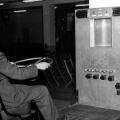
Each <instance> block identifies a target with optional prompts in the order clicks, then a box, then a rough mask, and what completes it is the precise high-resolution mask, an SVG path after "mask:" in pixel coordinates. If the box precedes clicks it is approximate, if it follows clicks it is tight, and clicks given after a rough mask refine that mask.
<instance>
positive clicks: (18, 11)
mask: <svg viewBox="0 0 120 120" xmlns="http://www.w3.org/2000/svg"><path fill="white" fill-rule="evenodd" d="M13 12H14V13H21V12H27V10H15V11H13Z"/></svg>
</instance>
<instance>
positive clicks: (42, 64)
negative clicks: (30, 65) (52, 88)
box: [35, 62, 50, 70]
mask: <svg viewBox="0 0 120 120" xmlns="http://www.w3.org/2000/svg"><path fill="white" fill-rule="evenodd" d="M35 66H36V67H37V69H40V70H46V69H47V68H49V67H50V64H49V63H47V62H39V63H36V64H35Z"/></svg>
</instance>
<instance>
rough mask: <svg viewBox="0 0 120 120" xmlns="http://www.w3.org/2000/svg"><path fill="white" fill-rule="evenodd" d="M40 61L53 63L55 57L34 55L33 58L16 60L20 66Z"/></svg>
mask: <svg viewBox="0 0 120 120" xmlns="http://www.w3.org/2000/svg"><path fill="white" fill-rule="evenodd" d="M40 62H47V63H49V64H52V63H53V59H52V58H49V57H33V58H27V59H22V60H18V61H16V62H15V64H16V65H17V66H18V67H25V66H29V65H31V64H37V63H40Z"/></svg>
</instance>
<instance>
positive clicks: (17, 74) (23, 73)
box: [0, 52, 38, 80]
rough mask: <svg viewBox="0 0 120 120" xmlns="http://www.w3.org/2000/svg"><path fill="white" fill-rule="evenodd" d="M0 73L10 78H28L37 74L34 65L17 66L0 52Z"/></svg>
mask: <svg viewBox="0 0 120 120" xmlns="http://www.w3.org/2000/svg"><path fill="white" fill-rule="evenodd" d="M0 73H1V74H4V75H6V76H8V77H10V78H11V79H20V80H22V79H29V78H32V77H36V76H37V75H38V69H37V66H36V65H31V66H28V67H24V68H19V67H18V66H17V65H16V64H13V63H11V62H9V61H8V60H7V58H6V56H5V55H4V54H3V53H2V52H0Z"/></svg>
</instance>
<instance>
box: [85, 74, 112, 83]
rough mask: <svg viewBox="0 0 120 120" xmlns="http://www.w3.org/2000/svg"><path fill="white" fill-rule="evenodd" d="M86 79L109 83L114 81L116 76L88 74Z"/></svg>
mask: <svg viewBox="0 0 120 120" xmlns="http://www.w3.org/2000/svg"><path fill="white" fill-rule="evenodd" d="M85 77H86V78H87V79H101V80H108V81H114V75H110V76H107V75H99V74H94V75H93V74H86V75H85Z"/></svg>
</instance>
